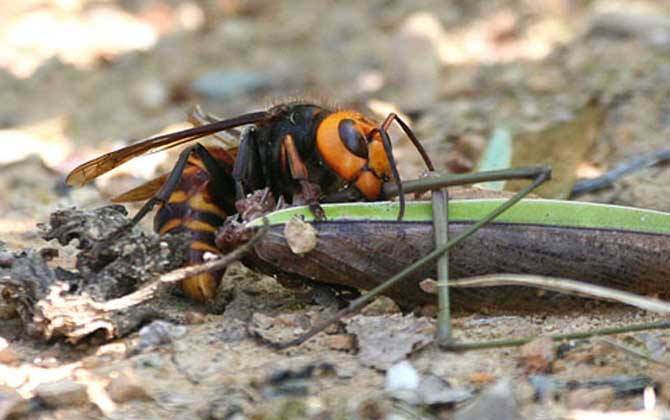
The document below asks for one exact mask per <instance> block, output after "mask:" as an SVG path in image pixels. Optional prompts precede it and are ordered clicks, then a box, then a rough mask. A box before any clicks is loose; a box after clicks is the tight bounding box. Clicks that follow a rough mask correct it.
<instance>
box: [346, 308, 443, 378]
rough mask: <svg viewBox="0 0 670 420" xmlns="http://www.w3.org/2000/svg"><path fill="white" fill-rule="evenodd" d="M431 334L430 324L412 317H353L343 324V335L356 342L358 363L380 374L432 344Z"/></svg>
mask: <svg viewBox="0 0 670 420" xmlns="http://www.w3.org/2000/svg"><path fill="white" fill-rule="evenodd" d="M434 330H435V327H434V326H433V323H432V321H430V320H429V319H428V318H416V317H415V316H414V315H413V314H409V315H406V316H403V315H402V314H393V315H382V316H367V317H366V316H356V317H354V318H352V319H351V320H349V321H348V322H347V332H349V333H352V334H355V335H356V337H357V338H358V347H359V353H358V358H359V360H360V362H361V363H362V364H363V365H365V366H370V367H374V368H376V369H380V370H386V369H388V368H390V367H391V366H392V365H393V364H395V363H397V362H399V361H401V360H403V359H405V357H407V355H408V354H410V353H411V352H412V351H414V350H416V349H417V348H419V347H423V346H425V345H426V344H428V343H430V342H432V341H433V333H434Z"/></svg>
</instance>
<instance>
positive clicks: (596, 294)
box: [449, 274, 670, 314]
mask: <svg viewBox="0 0 670 420" xmlns="http://www.w3.org/2000/svg"><path fill="white" fill-rule="evenodd" d="M449 286H450V287H459V288H470V287H497V286H528V287H535V288H538V289H544V290H550V291H554V292H560V293H565V294H573V295H578V296H587V297H591V298H596V299H606V300H610V301H616V302H619V303H624V304H626V305H630V306H635V307H637V308H640V309H644V310H645V311H650V312H657V313H662V314H667V313H670V303H668V302H664V301H662V300H660V299H655V298H648V297H644V296H640V295H636V294H634V293H630V292H624V291H622V290H616V289H612V288H609V287H604V286H598V285H595V284H590V283H584V282H580V281H575V280H570V279H564V278H558V277H547V276H537V275H532V274H490V275H486V276H476V277H468V278H464V279H458V280H451V281H450V282H449Z"/></svg>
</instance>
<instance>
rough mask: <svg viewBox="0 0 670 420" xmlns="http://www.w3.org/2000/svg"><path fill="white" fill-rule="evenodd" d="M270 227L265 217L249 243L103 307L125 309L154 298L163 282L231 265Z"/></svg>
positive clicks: (163, 276) (154, 282)
mask: <svg viewBox="0 0 670 420" xmlns="http://www.w3.org/2000/svg"><path fill="white" fill-rule="evenodd" d="M269 229H270V223H269V222H268V220H267V218H265V217H264V218H263V227H261V228H260V230H259V231H258V232H256V234H255V235H254V236H253V237H252V238H251V239H250V240H249V241H248V242H247V243H245V244H244V245H242V246H240V247H238V248H236V249H235V250H233V251H232V252H230V253H228V254H226V255H222V256H220V257H219V258H217V259H215V260H212V261H208V262H206V263H204V264H199V265H193V266H189V267H184V268H179V269H177V270H174V271H171V272H169V273H166V274H163V275H162V276H160V277H159V278H157V279H156V280H154V281H152V282H151V283H149V284H147V285H146V286H144V287H142V288H140V289H139V290H137V291H135V292H133V293H131V294H129V295H126V296H123V297H120V298H118V299H113V300H110V301H108V302H105V303H104V306H103V309H105V310H107V311H115V310H120V309H124V308H127V307H129V306H133V305H136V304H138V303H140V302H144V301H145V300H148V299H150V298H152V297H153V295H154V293H155V292H156V290H157V289H158V287H159V285H160V284H162V283H174V282H177V281H180V280H184V279H187V278H189V277H192V276H195V275H198V274H201V273H205V272H209V271H216V270H220V269H222V268H224V267H226V266H227V265H229V264H230V263H232V262H235V261H237V260H239V259H240V258H242V257H243V256H244V255H245V254H246V253H247V252H249V251H251V250H252V249H253V247H254V246H255V245H256V244H257V243H258V241H260V240H261V238H262V237H263V236H265V234H266V233H267V231H268V230H269Z"/></svg>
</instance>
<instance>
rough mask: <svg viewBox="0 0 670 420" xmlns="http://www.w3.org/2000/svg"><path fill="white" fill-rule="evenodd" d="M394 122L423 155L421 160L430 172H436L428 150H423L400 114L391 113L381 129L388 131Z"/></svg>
mask: <svg viewBox="0 0 670 420" xmlns="http://www.w3.org/2000/svg"><path fill="white" fill-rule="evenodd" d="M393 121H395V122H397V123H398V125H399V126H400V128H402V131H404V132H405V134H407V137H409V139H410V141H411V142H412V144H413V145H414V147H415V148H416V150H417V151H418V152H419V154H420V155H421V158H422V159H423V161H424V163H425V164H426V167H427V168H428V170H429V171H431V172H432V171H434V170H435V166H433V161H432V160H431V159H430V156H428V152H426V149H424V148H423V145H422V144H421V142H420V141H419V139H418V138H417V137H416V135H415V134H414V131H412V129H411V128H410V127H409V125H407V123H406V122H405V121H403V120H402V118H400V117H399V116H398V114H396V113H394V112H391V113H390V114H388V116H387V117H386V119H385V120H384V122H383V123H382V125H381V127H380V128H381V129H382V130H384V131H387V130H388V128H389V127H390V126H391V123H392V122H393Z"/></svg>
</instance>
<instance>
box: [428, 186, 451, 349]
mask: <svg viewBox="0 0 670 420" xmlns="http://www.w3.org/2000/svg"><path fill="white" fill-rule="evenodd" d="M432 201H433V232H434V236H435V248H440V247H442V246H443V245H444V244H446V243H448V242H449V192H448V191H447V189H446V188H442V189H440V190H437V191H433V194H432ZM437 298H438V304H437V308H438V312H437V331H436V333H435V338H436V339H437V342H438V344H439V345H448V344H450V343H451V341H452V339H451V308H450V307H449V251H446V252H445V253H444V254H443V255H442V256H441V257H440V258H439V259H438V260H437Z"/></svg>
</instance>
